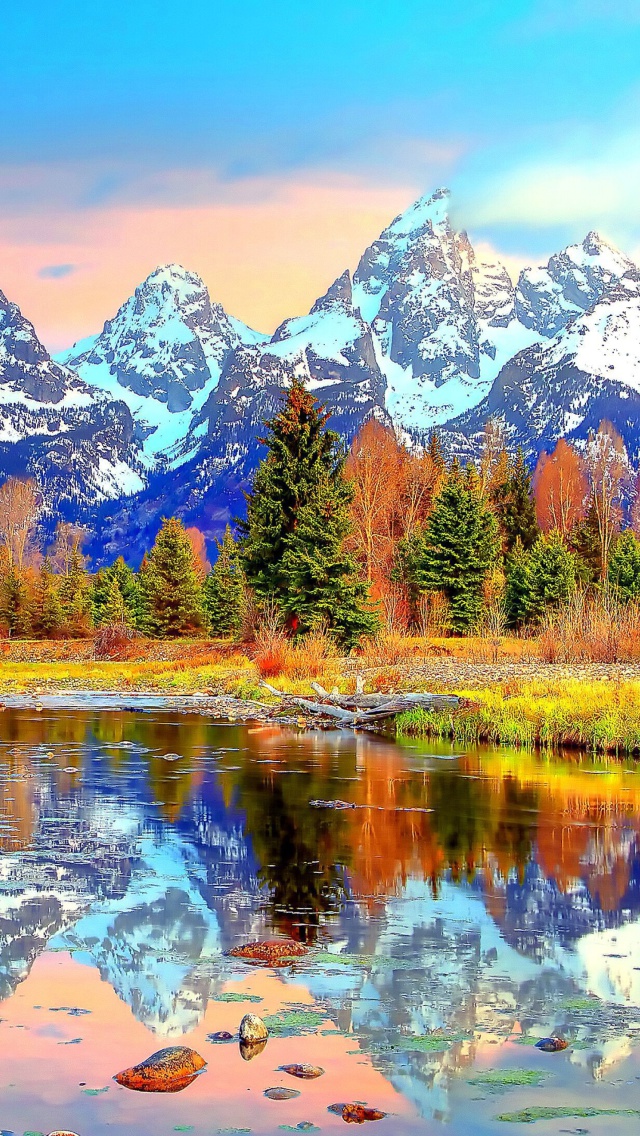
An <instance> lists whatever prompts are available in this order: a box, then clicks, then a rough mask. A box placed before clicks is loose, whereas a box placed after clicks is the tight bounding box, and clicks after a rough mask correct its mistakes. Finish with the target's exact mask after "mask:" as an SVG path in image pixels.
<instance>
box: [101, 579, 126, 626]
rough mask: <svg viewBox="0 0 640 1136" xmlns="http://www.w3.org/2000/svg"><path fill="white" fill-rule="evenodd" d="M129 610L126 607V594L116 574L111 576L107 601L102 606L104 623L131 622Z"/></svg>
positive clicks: (102, 620) (102, 621)
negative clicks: (121, 588)
mask: <svg viewBox="0 0 640 1136" xmlns="http://www.w3.org/2000/svg"><path fill="white" fill-rule="evenodd" d="M129 622H130V621H129V618H128V612H127V609H126V607H125V602H124V596H123V595H122V592H121V591H120V585H119V583H118V581H117V579H116V577H115V576H112V577H111V583H110V584H109V586H108V592H107V596H106V599H105V603H104V605H103V608H102V619H101V623H102V624H108V623H129Z"/></svg>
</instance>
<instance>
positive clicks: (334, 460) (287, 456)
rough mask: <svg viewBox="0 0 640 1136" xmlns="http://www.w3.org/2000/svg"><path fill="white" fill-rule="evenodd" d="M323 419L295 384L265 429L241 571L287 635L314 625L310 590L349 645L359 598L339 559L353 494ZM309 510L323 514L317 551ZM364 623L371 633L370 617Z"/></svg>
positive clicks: (346, 563) (345, 560)
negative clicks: (270, 604) (323, 532)
mask: <svg viewBox="0 0 640 1136" xmlns="http://www.w3.org/2000/svg"><path fill="white" fill-rule="evenodd" d="M327 417H328V415H326V414H325V413H324V411H323V409H322V408H321V407H319V406H318V404H317V403H316V400H315V399H314V397H313V395H311V394H310V393H309V391H307V390H306V389H305V387H304V386H303V384H302V383H300V382H299V381H297V380H296V381H294V382H293V383H292V385H291V388H290V390H289V391H288V393H287V396H286V401H285V403H284V406H283V407H282V409H281V410H280V411H279V413H278V414H276V416H275V417H274V418H273V419H272V420H271V421H270V422H268V423H267V426H268V429H269V433H268V435H267V437H266V439H264V444H265V445H266V446H267V448H268V451H269V452H268V454H267V457H266V458H265V459H264V460H263V461H262V463H261V464H260V466H259V468H258V470H257V472H256V475H255V478H254V483H253V488H252V491H251V493H249V494H248V495H247V519H246V521H245V522H243V523H242V524H241V532H242V533H243V537H244V539H243V542H242V563H243V568H244V571H245V575H246V578H247V582H248V584H249V586H250V587H251V588H252V589H253V591H254V592H255V594H256V596H257V597H258V599H260V600H262V599H272V600H274V601H275V603H276V604H277V605H278V607H279V609H280V611H281V612H282V614H283V615H284V616H285V617H286V621H287V627H288V628H289V630H291V631H294V632H297V631H298V629H299V628H304V627H309V626H311V625H314V626H315V625H316V623H317V622H318V621H317V620H316V619H315V618H313V617H312V615H311V611H310V607H309V603H308V600H307V597H306V593H305V589H306V588H307V587H310V588H311V590H312V593H313V603H314V604H315V605H317V607H318V610H319V611H321V612H322V613H323V614H322V617H321V618H328V625H329V627H330V628H333V627H335V629H336V631H337V632H338V634H339V635H340V636H341V637H342V638H343V639H344V641H345V642H352V641H353V636H352V633H351V631H348V630H347V628H348V627H351V628H352V629H353V630H354V632H355V627H356V625H357V624H358V622H359V621H360V612H361V609H362V605H363V603H364V593H363V592H362V590H361V589H359V588H356V587H355V586H354V578H353V564H352V561H351V560H350V558H349V557H345V556H343V554H342V549H341V542H342V541H343V540H344V538H345V536H346V535H347V534H348V532H349V525H348V522H347V519H346V517H347V511H348V506H349V503H350V500H351V493H352V490H351V486H350V485H349V483H348V482H345V479H344V475H343V468H344V457H343V456H342V455H341V454H340V451H339V439H338V436H337V434H335V433H334V432H333V431H332V430H327V429H326V422H327ZM314 509H315V510H318V509H321V510H322V511H323V512H324V514H325V516H326V518H327V525H328V532H327V536H326V542H325V543H322V544H321V545H320V546H318V549H317V551H316V544H315V541H316V535H317V526H316V525H315V524H314V523H313V521H312V517H311V513H312V512H313V510H314ZM314 561H315V566H314ZM362 622H363V624H366V627H367V628H369V627H371V626H373V623H372V620H371V617H370V613H369V614H368V616H367V617H366V618H365V619H364V620H363V621H362Z"/></svg>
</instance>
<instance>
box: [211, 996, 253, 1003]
mask: <svg viewBox="0 0 640 1136" xmlns="http://www.w3.org/2000/svg"><path fill="white" fill-rule="evenodd" d="M211 1001H212V1002H261V1001H262V998H261V997H260V995H259V994H214V996H213V997H212V999H211Z"/></svg>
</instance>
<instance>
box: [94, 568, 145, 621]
mask: <svg viewBox="0 0 640 1136" xmlns="http://www.w3.org/2000/svg"><path fill="white" fill-rule="evenodd" d="M114 581H115V582H116V584H117V586H118V591H119V593H120V595H121V597H122V604H123V607H124V611H123V613H122V614H123V618H122V620H118V621H117V622H123V623H128V624H129V625H130V626H132V627H139V625H140V622H141V598H140V586H139V584H138V580H137V579H136V575H135V573H134V572H133V571H132V570H131V568H130V567H129V565H128V564H126V563H125V561H124V559H123V557H122V556H119V557H118V559H117V560H116V561H115V562H114V563H113V564H111V565H110V566H109V567H108V568H101V569H100V571H99V572H97V573H96V575H95V576H94V578H93V591H92V597H91V605H92V611H93V619H94V622H95V624H96V625H97V626H98V627H99V626H102V625H104V624H106V623H109V622H111V620H110V619H109V618H108V617H107V615H106V614H105V607H106V606H107V605H109V604H110V603H113V602H116V603H117V597H116V594H115V590H114V588H113V582H114Z"/></svg>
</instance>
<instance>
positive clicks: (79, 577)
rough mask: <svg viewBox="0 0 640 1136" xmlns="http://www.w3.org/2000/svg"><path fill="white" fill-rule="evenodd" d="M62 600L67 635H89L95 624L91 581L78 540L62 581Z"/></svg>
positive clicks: (72, 550)
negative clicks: (92, 611) (92, 609)
mask: <svg viewBox="0 0 640 1136" xmlns="http://www.w3.org/2000/svg"><path fill="white" fill-rule="evenodd" d="M60 600H61V603H62V613H63V621H64V632H65V635H67V636H69V637H70V638H74V639H75V638H82V637H83V636H85V635H88V634H89V632H90V631H91V628H92V626H93V617H92V613H91V582H90V580H89V574H88V572H87V569H86V567H85V558H84V556H83V555H82V552H81V551H80V543H79V542H78V541H76V542H75V544H74V545H73V548H72V549H71V555H70V557H69V562H68V567H67V574H66V575H65V576H63V577H62V579H61V581H60Z"/></svg>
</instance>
